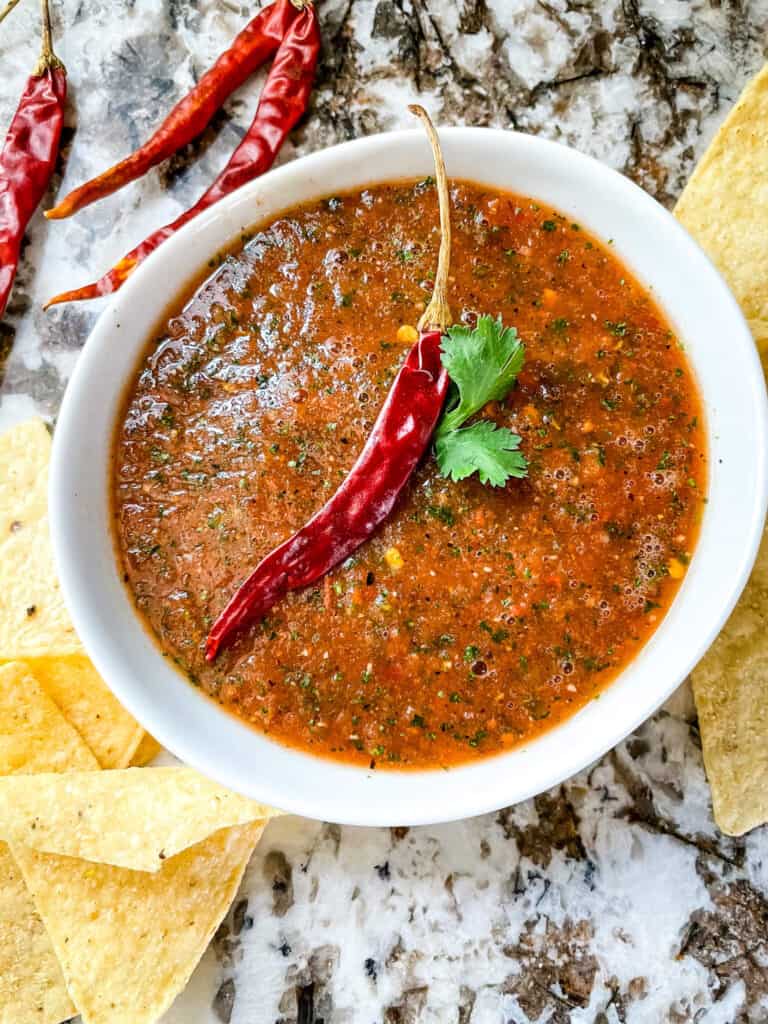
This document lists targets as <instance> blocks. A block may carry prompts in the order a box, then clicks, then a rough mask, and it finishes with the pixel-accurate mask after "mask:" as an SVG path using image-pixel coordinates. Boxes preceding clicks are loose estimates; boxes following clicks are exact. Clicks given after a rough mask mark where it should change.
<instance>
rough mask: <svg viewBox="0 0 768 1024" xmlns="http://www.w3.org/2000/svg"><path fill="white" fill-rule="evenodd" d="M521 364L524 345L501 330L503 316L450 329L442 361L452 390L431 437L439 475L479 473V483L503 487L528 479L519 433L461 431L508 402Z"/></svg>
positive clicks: (481, 427)
mask: <svg viewBox="0 0 768 1024" xmlns="http://www.w3.org/2000/svg"><path fill="white" fill-rule="evenodd" d="M524 359H525V346H524V345H523V343H522V342H521V341H520V339H519V338H518V336H517V331H516V330H515V329H514V327H504V325H503V324H502V322H501V317H498V318H497V319H495V320H494V318H493V317H491V316H481V317H480V318H479V319H478V321H477V326H476V327H474V328H470V327H466V326H463V325H456V326H454V327H449V328H448V330H447V331H446V336H445V338H444V339H443V346H442V362H443V366H444V367H445V368H446V370H447V371H448V375H449V377H450V378H451V388H450V392H449V394H448V401H447V403H446V407H445V411H444V412H443V416H442V418H441V420H440V422H439V423H438V426H437V430H436V432H435V451H436V454H437V463H438V466H439V467H440V472H441V473H442V474H443V476H447V477H450V479H451V480H457V481H458V480H464V479H465V478H466V477H468V476H471V475H472V474H473V473H477V474H478V476H479V478H480V483H482V484H490V485H491V486H492V487H503V486H504V484H506V482H507V480H509V479H510V477H516V478H522V477H524V476H526V475H527V473H528V463H527V461H526V459H525V456H524V455H523V454H522V452H520V451H519V450H518V449H519V446H520V437H519V435H518V434H513V433H512V431H511V430H509V429H508V428H507V427H499V426H497V425H496V424H495V423H493V422H492V421H491V420H478V421H477V422H475V423H472V424H470V426H468V427H465V426H464V424H465V423H466V422H467V420H469V419H471V418H472V417H473V416H474V415H475V414H476V413H478V412H480V410H481V409H482V408H483V407H484V406H485V405H487V404H488V402H499V401H501V400H502V399H503V398H505V397H506V395H507V394H508V392H509V391H510V389H511V388H512V386H513V384H514V383H515V380H516V379H517V375H518V373H519V372H520V370H521V369H522V366H523V361H524Z"/></svg>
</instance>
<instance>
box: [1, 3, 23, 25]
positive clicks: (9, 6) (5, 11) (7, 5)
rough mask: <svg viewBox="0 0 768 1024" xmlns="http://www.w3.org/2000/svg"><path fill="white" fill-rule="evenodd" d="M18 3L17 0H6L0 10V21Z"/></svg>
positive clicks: (3, 19)
mask: <svg viewBox="0 0 768 1024" xmlns="http://www.w3.org/2000/svg"><path fill="white" fill-rule="evenodd" d="M18 3H19V0H8V3H7V4H6V5H5V7H4V8H3V9H2V11H0V21H5V19H6V18H7V17H8V15H9V14H10V13H11V11H12V10H13V9H14V7H16V5H17V4H18Z"/></svg>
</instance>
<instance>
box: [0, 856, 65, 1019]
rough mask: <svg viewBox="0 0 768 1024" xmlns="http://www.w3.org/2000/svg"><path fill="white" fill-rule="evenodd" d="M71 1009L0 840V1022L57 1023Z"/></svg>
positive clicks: (35, 917)
mask: <svg viewBox="0 0 768 1024" xmlns="http://www.w3.org/2000/svg"><path fill="white" fill-rule="evenodd" d="M75 1012H76V1011H75V1008H74V1006H73V1005H72V1000H71V999H70V998H69V996H68V994H67V989H66V985H65V984H64V978H63V976H62V973H61V968H60V967H59V961H58V960H57V959H56V954H55V953H54V951H53V946H52V945H51V940H50V939H49V938H48V933H47V932H46V930H45V927H44V925H43V922H42V921H41V920H40V917H39V916H38V913H37V911H36V910H35V904H34V903H33V901H32V897H31V896H30V895H29V892H28V890H27V887H26V885H25V884H24V879H23V878H22V877H21V873H20V871H19V869H18V867H17V866H16V862H15V861H14V859H13V857H12V856H11V854H10V851H9V850H8V847H7V846H6V845H5V843H0V1024H59V1022H60V1021H63V1020H68V1019H69V1018H70V1017H72V1016H74V1014H75Z"/></svg>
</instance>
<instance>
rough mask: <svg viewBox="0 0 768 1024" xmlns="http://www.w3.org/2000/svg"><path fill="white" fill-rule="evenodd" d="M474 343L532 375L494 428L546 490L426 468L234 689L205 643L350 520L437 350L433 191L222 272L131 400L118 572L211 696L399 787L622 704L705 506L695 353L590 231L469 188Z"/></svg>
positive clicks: (455, 196)
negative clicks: (390, 394) (487, 333)
mask: <svg viewBox="0 0 768 1024" xmlns="http://www.w3.org/2000/svg"><path fill="white" fill-rule="evenodd" d="M451 200H452V221H453V235H454V237H453V252H452V267H453V268H454V269H453V272H452V277H451V281H450V293H451V301H452V307H453V313H454V317H455V319H456V320H457V322H465V323H469V324H472V323H474V322H475V321H476V319H477V317H478V315H480V314H483V313H489V314H492V315H493V316H496V315H501V317H502V319H503V321H504V323H505V325H507V326H514V327H516V328H517V330H518V332H519V334H520V337H521V339H522V341H523V342H524V343H525V346H526V360H525V365H524V367H523V369H522V372H521V373H520V375H519V378H518V381H517V385H516V387H515V388H514V390H513V391H512V392H511V393H510V394H509V396H508V397H507V399H506V400H505V401H504V402H502V403H494V404H493V405H492V406H491V407H487V408H486V409H485V410H484V411H483V413H482V414H481V415H483V416H486V417H490V418H492V419H493V420H494V421H495V422H496V423H498V424H500V425H503V426H508V427H510V428H511V429H512V430H514V431H515V432H516V433H518V434H520V435H521V438H522V442H521V450H522V451H523V453H524V455H525V456H526V458H527V459H528V462H529V470H528V477H527V478H526V479H525V480H511V481H509V483H508V484H507V485H506V486H505V487H503V488H491V487H488V486H483V485H481V484H480V482H479V481H478V480H477V478H476V477H475V478H471V479H468V480H465V481H462V482H461V483H454V482H451V481H449V480H446V479H444V478H443V477H442V476H441V475H440V474H439V471H438V468H437V464H436V462H435V459H434V457H433V456H432V455H431V454H429V455H428V456H427V457H426V458H425V460H424V461H423V463H422V465H421V466H420V468H419V469H418V470H417V471H416V473H415V474H414V476H413V478H412V480H411V483H410V485H409V486H408V488H407V491H406V493H405V496H404V497H403V498H401V500H400V501H399V503H398V504H397V506H396V508H395V511H394V512H393V514H392V516H391V517H390V519H389V520H388V521H387V522H386V523H385V524H384V526H383V527H382V528H381V529H380V530H379V531H378V532H377V534H376V535H375V536H374V537H373V539H372V540H371V541H370V542H369V543H368V544H366V545H364V546H363V547H362V548H360V549H359V550H358V552H357V553H356V555H355V556H354V557H353V558H350V559H348V561H347V562H345V563H344V564H343V565H342V566H340V567H339V568H337V569H335V570H333V571H332V572H330V573H329V574H328V575H327V576H325V577H324V578H323V580H322V581H321V583H320V584H318V585H317V586H314V587H310V588H307V589H306V590H304V591H301V592H298V593H293V594H290V595H288V596H287V597H286V598H285V600H283V601H282V602H280V603H279V604H278V605H277V606H275V608H273V610H272V612H271V614H270V616H269V618H268V619H267V620H265V621H264V622H262V623H257V624H254V626H253V627H252V628H250V629H249V630H248V631H246V632H244V633H243V634H242V635H241V636H240V637H239V638H238V639H237V640H236V641H235V643H234V644H233V645H232V646H231V647H230V648H228V649H226V650H224V651H223V652H222V653H221V654H220V655H219V657H218V658H217V660H216V661H215V662H214V663H213V664H209V663H207V662H206V661H205V654H204V650H205V638H206V634H207V632H208V630H209V629H210V626H211V624H212V622H213V621H214V619H215V618H216V616H217V615H218V614H219V612H220V611H221V610H222V608H223V607H224V606H225V605H226V603H227V601H228V600H229V598H230V597H231V596H232V594H233V593H234V591H235V590H236V589H237V587H238V586H239V584H240V583H241V582H242V580H243V579H244V578H245V577H246V576H247V574H248V573H249V571H250V570H251V569H252V568H253V567H254V566H255V565H256V564H257V563H258V561H259V560H260V559H261V558H262V557H263V556H264V555H265V554H267V553H268V552H269V551H270V550H271V549H272V548H273V547H274V546H276V545H277V544H278V543H280V542H281V541H283V540H284V539H285V538H286V537H287V536H289V535H290V534H291V533H293V532H294V531H295V530H297V529H298V528H300V527H301V526H302V525H303V524H304V523H305V522H306V521H307V519H309V518H310V516H311V515H312V514H313V513H314V512H315V511H316V510H317V509H318V508H319V507H320V506H321V505H322V504H323V503H324V502H325V501H326V500H327V499H328V498H329V497H330V496H331V494H333V492H334V491H335V490H336V488H337V487H338V485H339V483H340V482H341V481H342V480H343V478H344V476H345V474H346V473H347V471H348V470H349V468H350V467H351V465H352V463H353V462H354V460H355V458H356V456H357V454H358V453H359V451H360V449H361V448H362V447H363V445H364V443H365V440H366V437H367V435H368V432H369V430H370V428H371V426H372V424H373V421H374V419H375V417H376V414H377V412H378V410H379V408H380V406H381V404H382V402H383V401H384V398H385V396H386V394H387V391H388V388H389V386H390V383H391V381H392V379H393V377H394V376H395V374H396V373H397V371H398V369H399V367H400V365H401V363H402V360H403V358H404V356H405V354H406V353H407V351H408V350H409V348H410V346H411V345H412V343H413V341H414V340H415V338H416V331H415V327H414V325H415V323H416V321H417V319H418V317H419V315H420V313H421V312H422V311H423V309H424V305H425V302H426V301H427V300H428V298H429V294H430V292H431V288H432V280H431V275H432V273H433V270H434V266H435V261H436V253H437V245H438V241H439V238H438V218H437V202H436V196H435V190H434V183H433V181H432V179H431V178H427V179H426V180H425V181H421V182H404V183H394V184H388V185H379V186H372V187H370V188H368V189H366V190H364V191H362V192H355V193H352V194H344V195H339V196H334V197H331V198H328V199H325V200H322V201H319V202H314V203H311V204H308V205H305V206H301V207H297V208H295V209H293V210H290V211H288V212H286V213H285V214H283V215H282V216H280V217H279V218H277V219H276V220H274V221H272V222H270V223H269V224H266V225H264V226H263V227H260V228H258V229H256V230H255V231H254V232H253V233H251V234H249V235H247V236H245V237H243V239H242V240H241V243H240V245H239V247H238V249H237V250H236V251H232V252H230V253H225V254H222V255H221V256H220V257H218V258H217V259H215V260H213V261H211V263H210V264H209V276H208V277H207V279H206V280H204V281H203V282H202V283H201V284H199V285H198V286H197V287H196V289H195V290H194V292H193V294H191V296H189V295H188V296H185V297H184V298H183V300H180V301H179V302H178V303H177V304H176V307H175V308H176V310H177V311H174V312H173V314H172V315H170V316H169V317H168V319H167V322H166V323H164V324H163V325H162V327H161V329H160V330H159V331H158V333H157V336H156V337H155V338H154V339H153V340H152V341H151V343H150V344H149V345H148V348H147V350H146V352H145V354H144V356H143V357H142V360H141V365H140V366H139V367H138V369H137V373H136V377H135V379H134V380H133V381H131V383H130V386H129V391H128V394H127V398H126V402H125V407H124V411H123V415H122V417H121V420H120V423H119V425H118V428H117V432H116V436H115V442H114V466H113V489H114V518H115V533H116V542H117V547H118V553H119V558H120V560H121V562H122V566H123V569H124V576H125V580H126V583H127V585H128V586H129V588H130V589H131V591H132V593H133V595H134V599H135V603H136V606H137V608H138V609H139V610H140V612H141V613H142V614H143V616H144V617H145V618H146V621H147V623H148V625H149V627H150V629H151V630H152V631H153V633H154V634H155V636H156V637H157V640H158V642H159V644H160V647H161V648H162V650H163V652H164V653H165V654H166V655H167V656H168V657H170V658H172V659H173V660H174V661H175V662H176V663H177V664H178V666H179V668H180V669H181V670H182V671H183V672H184V673H186V675H187V676H188V677H189V679H190V680H191V681H192V682H193V683H194V684H195V685H197V686H199V687H201V688H202V689H203V690H204V691H205V692H206V693H207V694H208V695H210V696H211V697H212V698H214V699H215V700H217V701H219V702H220V703H221V704H223V705H224V706H225V707H226V708H228V709H229V710H230V711H232V712H233V713H235V714H236V715H238V716H239V717H241V718H243V719H245V720H246V721H248V722H249V723H251V724H252V725H253V726H254V727H255V728H257V729H259V730H260V731H262V732H264V733H266V734H268V735H269V736H271V737H273V738H274V739H275V740H277V741H279V742H281V743H285V744H289V745H292V746H296V747H300V748H302V749H304V750H307V751H311V752H312V753H315V754H319V755H323V756H328V757H332V758H335V759H338V760H344V761H350V762H356V763H360V764H365V765H370V766H372V767H376V768H386V767H392V768H407V767H413V768H438V767H445V766H450V765H454V764H457V763H461V762H466V761H470V760H472V759H474V758H477V757H482V756H487V755H490V754H494V753H498V752H500V751H503V750H506V749H509V748H511V747H514V746H516V745H519V744H521V743H524V742H526V741H528V740H530V739H532V738H533V737H535V736H536V735H538V734H539V733H541V732H542V731H543V730H545V729H548V728H551V727H552V726H553V725H556V724H557V723H558V722H561V721H562V720H563V719H565V718H567V717H568V716H570V715H571V714H573V713H574V712H575V711H576V710H577V709H578V708H580V707H582V706H583V705H584V704H585V703H586V702H588V701H590V700H592V699H595V698H597V697H599V694H600V691H601V690H603V689H604V688H605V687H606V686H607V685H608V684H609V683H610V682H611V680H612V679H613V678H614V677H615V676H616V675H617V673H618V672H619V671H620V670H621V669H622V668H623V667H624V666H626V664H627V663H628V662H629V661H630V660H631V659H632V658H633V657H634V656H635V654H636V653H637V652H638V651H639V650H640V648H641V647H642V646H643V644H644V643H645V642H646V640H647V639H648V637H649V636H650V635H651V633H652V632H653V631H654V629H655V628H656V627H657V626H658V624H659V622H660V621H661V619H662V618H663V616H664V614H665V612H666V611H667V609H668V607H669V605H670V603H671V601H672V599H673V598H674V595H675V592H676V590H677V588H678V586H679V584H680V581H681V580H682V578H683V577H684V575H685V572H686V568H687V565H688V562H689V560H690V557H691V554H692V551H693V547H694V544H695V540H696V533H697V529H698V523H699V519H700V515H701V510H702V506H703V503H704V502H705V500H706V449H705V440H704V429H703V422H702V413H701V408H700V403H699V398H698V393H697V389H696V385H695V382H694V379H693V376H692V373H691V370H690V368H689V366H688V364H687V362H686V358H685V355H684V352H683V349H682V345H681V344H680V342H679V340H678V339H677V338H676V336H675V335H674V332H673V331H672V330H671V328H670V325H669V323H668V322H667V321H666V319H665V317H664V315H663V314H662V312H661V311H660V310H659V308H658V306H657V305H656V304H655V302H654V300H653V299H652V297H651V296H650V295H649V293H648V291H647V290H646V289H645V288H643V287H641V286H640V285H639V284H638V282H637V281H635V280H634V278H633V277H632V275H631V274H630V273H629V272H628V271H627V269H626V268H625V267H624V266H623V265H622V263H621V262H620V261H619V260H618V259H617V258H616V257H615V256H614V255H613V254H612V252H611V250H610V245H609V246H606V245H603V244H602V243H600V242H598V241H597V239H595V238H594V237H593V236H591V235H590V234H589V233H588V232H587V231H585V230H584V229H583V228H582V227H581V226H580V225H579V224H576V223H573V222H572V221H571V220H569V219H568V218H567V217H564V216H562V215H561V214H560V213H558V212H557V211H556V210H553V209H551V208H548V207H545V206H542V205H540V204H538V203H536V202H534V201H532V200H530V199H527V198H524V197H521V196H516V195H512V194H509V193H503V192H499V191H496V190H493V189H490V188H487V187H482V186H479V185H475V184H470V183H466V182H454V183H453V184H452V189H451Z"/></svg>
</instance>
